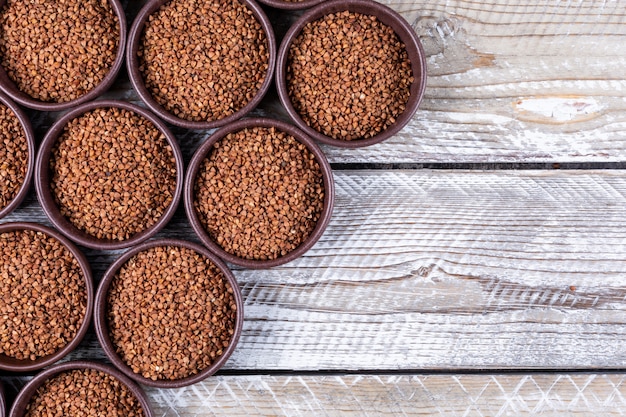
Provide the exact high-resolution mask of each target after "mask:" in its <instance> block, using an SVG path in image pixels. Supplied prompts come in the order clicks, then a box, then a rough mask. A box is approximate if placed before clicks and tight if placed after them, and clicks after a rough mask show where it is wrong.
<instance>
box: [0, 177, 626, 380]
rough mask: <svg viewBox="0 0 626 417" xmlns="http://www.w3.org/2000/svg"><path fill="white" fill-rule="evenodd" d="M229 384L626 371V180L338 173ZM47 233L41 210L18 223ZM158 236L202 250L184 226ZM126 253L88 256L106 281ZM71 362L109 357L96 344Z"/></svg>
mask: <svg viewBox="0 0 626 417" xmlns="http://www.w3.org/2000/svg"><path fill="white" fill-rule="evenodd" d="M335 183H336V189H337V202H336V207H335V212H334V214H333V219H332V221H331V223H330V225H329V228H328V229H327V231H326V233H325V234H324V235H323V236H322V238H321V240H320V241H319V242H318V244H316V245H315V246H314V247H313V248H312V249H311V250H310V251H309V252H308V253H307V254H306V255H305V256H303V257H302V258H300V259H298V260H296V261H293V262H291V263H289V264H287V265H285V266H283V267H278V268H273V269H271V270H265V271H254V270H245V269H237V270H236V271H235V273H236V277H237V279H238V280H239V283H240V286H241V287H242V291H243V294H244V298H245V324H244V329H243V335H242V338H241V340H240V342H239V345H238V347H237V349H236V350H235V353H234V354H233V356H232V357H231V358H230V360H229V361H228V362H227V364H226V369H230V370H246V371H255V372H264V371H265V370H296V371H297V370H311V371H314V370H333V371H342V370H356V371H359V370H361V371H363V370H373V371H376V372H384V371H387V370H411V369H414V370H419V369H447V370H450V369H505V368H506V369H528V368H538V369H596V368H606V369H615V368H620V369H624V368H626V346H625V345H624V343H623V340H624V338H625V337H626V326H624V325H625V324H626V314H624V313H625V310H626V301H625V300H626V275H625V273H624V265H626V264H625V261H624V260H625V259H626V245H624V243H625V242H626V171H620V170H616V171H492V172H466V171H340V172H336V173H335ZM18 218H19V219H30V220H43V219H44V216H43V215H42V214H41V210H40V208H39V206H38V205H37V204H36V202H35V201H34V200H33V199H32V198H31V199H30V200H29V201H28V202H27V203H26V204H25V206H24V207H22V208H21V209H20V211H19V212H18V213H16V214H14V215H12V216H11V217H9V218H7V219H6V220H5V221H8V220H15V219H18ZM160 236H172V237H180V238H189V239H192V240H195V236H194V235H193V233H192V231H191V229H190V227H189V226H188V224H187V222H186V220H185V218H184V214H183V213H182V210H179V212H178V214H177V216H176V218H175V219H174V221H173V222H172V223H171V224H169V225H168V227H167V228H166V230H165V231H163V232H162V233H161V234H160ZM116 253H118V252H99V251H88V256H89V258H90V260H91V263H92V266H93V267H94V270H95V273H96V277H97V279H99V277H100V276H101V274H102V272H103V270H104V269H105V268H106V267H107V266H108V265H109V264H110V262H112V260H113V259H114V257H115V256H116ZM74 357H100V358H101V357H102V354H101V352H100V350H99V348H98V347H97V342H96V340H95V338H93V335H91V336H90V338H89V339H88V340H87V341H86V342H85V343H84V346H83V347H82V348H81V349H80V350H79V351H78V352H77V353H76V354H75V356H74Z"/></svg>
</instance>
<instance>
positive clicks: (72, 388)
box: [24, 369, 143, 417]
mask: <svg viewBox="0 0 626 417" xmlns="http://www.w3.org/2000/svg"><path fill="white" fill-rule="evenodd" d="M68 416H107V417H141V416H143V409H142V407H141V404H140V403H139V400H138V399H137V397H136V396H135V395H134V394H133V393H132V391H130V390H129V389H128V388H127V387H126V385H124V384H123V383H121V382H120V381H119V380H118V379H117V378H115V377H113V376H111V375H109V374H107V373H105V372H102V371H97V370H94V369H76V370H72V371H66V372H62V373H60V374H58V375H55V376H54V377H52V378H50V379H48V380H47V381H46V382H44V383H43V385H42V386H41V387H39V389H38V390H37V392H36V393H35V395H33V397H32V398H31V399H30V402H29V403H28V404H27V406H26V414H25V416H24V417H68Z"/></svg>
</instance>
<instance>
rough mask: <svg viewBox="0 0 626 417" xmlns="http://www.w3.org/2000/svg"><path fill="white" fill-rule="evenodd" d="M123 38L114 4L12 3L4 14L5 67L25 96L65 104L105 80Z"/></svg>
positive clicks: (87, 0)
mask: <svg viewBox="0 0 626 417" xmlns="http://www.w3.org/2000/svg"><path fill="white" fill-rule="evenodd" d="M119 36H120V28H119V22H118V19H117V17H116V15H115V13H114V12H113V9H112V8H111V5H110V4H109V2H108V0H81V1H78V0H62V1H55V0H29V1H20V0H7V2H6V4H5V5H4V7H3V9H2V11H1V12H0V54H1V57H0V65H2V67H3V68H4V69H5V71H6V73H7V75H8V76H9V78H10V79H11V80H13V82H15V84H16V86H17V88H18V89H19V90H21V91H23V92H24V93H26V94H28V95H30V96H31V97H33V98H35V99H37V100H40V101H44V102H57V103H63V102H67V101H71V100H74V99H77V98H79V97H81V96H83V95H84V94H86V93H87V92H89V91H91V90H93V89H94V88H95V87H96V86H97V85H98V84H99V83H100V82H101V81H102V80H103V79H104V77H105V76H106V74H107V73H108V72H109V70H110V69H111V67H112V66H113V63H114V61H115V57H116V53H117V48H118V45H119Z"/></svg>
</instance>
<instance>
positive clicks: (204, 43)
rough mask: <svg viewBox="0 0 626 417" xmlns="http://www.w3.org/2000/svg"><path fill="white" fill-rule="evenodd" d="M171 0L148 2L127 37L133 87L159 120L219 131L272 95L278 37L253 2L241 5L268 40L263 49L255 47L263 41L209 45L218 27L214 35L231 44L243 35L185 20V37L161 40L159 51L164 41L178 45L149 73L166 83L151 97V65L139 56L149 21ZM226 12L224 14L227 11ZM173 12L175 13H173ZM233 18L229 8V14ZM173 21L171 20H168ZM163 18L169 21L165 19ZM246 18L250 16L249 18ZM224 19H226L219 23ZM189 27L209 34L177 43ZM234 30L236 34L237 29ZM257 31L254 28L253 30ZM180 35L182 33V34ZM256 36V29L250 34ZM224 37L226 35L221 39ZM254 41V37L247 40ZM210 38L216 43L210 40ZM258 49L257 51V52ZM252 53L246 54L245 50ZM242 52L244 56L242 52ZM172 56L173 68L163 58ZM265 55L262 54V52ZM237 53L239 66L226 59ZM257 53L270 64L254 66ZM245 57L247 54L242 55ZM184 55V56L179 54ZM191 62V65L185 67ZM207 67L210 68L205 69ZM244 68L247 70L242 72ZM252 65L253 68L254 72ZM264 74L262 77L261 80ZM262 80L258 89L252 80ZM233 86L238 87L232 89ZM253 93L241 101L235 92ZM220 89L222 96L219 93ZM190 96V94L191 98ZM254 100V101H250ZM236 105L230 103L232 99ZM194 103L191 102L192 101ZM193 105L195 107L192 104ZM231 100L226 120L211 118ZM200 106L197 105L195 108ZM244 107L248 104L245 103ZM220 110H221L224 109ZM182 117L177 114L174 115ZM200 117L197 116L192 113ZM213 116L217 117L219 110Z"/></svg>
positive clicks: (247, 0)
mask: <svg viewBox="0 0 626 417" xmlns="http://www.w3.org/2000/svg"><path fill="white" fill-rule="evenodd" d="M171 1H172V0H150V1H148V3H146V4H145V5H144V6H143V8H142V9H141V10H140V12H139V14H138V15H137V17H136V18H135V20H134V21H133V25H132V27H131V30H130V34H129V36H128V46H127V56H126V66H127V70H128V74H129V77H130V81H131V83H132V85H133V88H134V89H135V90H136V91H137V93H138V94H139V97H140V98H141V99H142V100H143V102H144V103H145V104H146V105H147V106H148V108H150V109H151V110H152V111H153V112H154V113H156V114H157V115H159V117H161V118H162V119H163V120H166V121H167V122H169V123H171V124H173V125H176V126H181V127H185V128H189V129H211V128H215V127H218V126H223V125H225V124H227V123H230V122H232V121H234V120H237V119H239V118H241V117H243V116H244V115H246V114H247V113H249V112H250V111H252V110H253V109H254V108H255V107H256V106H257V105H258V104H259V102H260V101H261V99H262V98H263V96H264V95H265V93H266V92H267V91H268V89H269V87H270V85H271V83H272V78H273V74H274V67H275V63H276V40H275V38H274V31H273V29H272V25H271V23H270V21H269V19H268V17H267V16H266V14H265V12H264V11H263V9H262V8H261V7H260V6H259V5H258V4H257V3H256V2H255V1H254V0H241V5H243V7H244V8H245V9H247V10H249V11H250V12H251V14H252V16H253V17H254V19H255V20H256V22H258V24H260V32H259V33H263V34H264V37H265V44H264V45H263V46H262V47H260V46H258V45H255V44H261V43H262V42H261V40H259V39H253V40H248V41H249V42H250V43H244V44H243V46H242V45H230V44H213V43H211V42H210V41H208V40H206V39H209V38H208V35H207V33H209V34H211V36H213V34H212V33H213V32H212V31H214V28H220V29H221V30H220V31H219V32H218V31H216V33H230V35H229V36H228V39H227V41H228V42H230V41H231V40H233V39H235V40H240V38H242V37H243V35H241V36H235V35H234V33H233V31H231V30H230V29H233V28H232V27H229V26H226V25H225V24H224V23H222V24H220V23H219V22H217V23H214V24H212V23H211V21H209V22H206V23H203V24H200V23H197V22H196V23H193V22H190V20H191V19H187V18H183V19H181V20H182V21H183V22H184V24H185V30H184V33H180V34H176V35H171V34H170V36H167V39H162V38H163V37H159V38H158V39H159V43H160V46H159V47H162V45H166V42H171V43H173V42H178V46H177V47H175V48H174V47H172V48H169V47H167V48H166V47H164V46H163V51H160V53H159V54H157V55H156V56H157V58H158V59H157V58H155V60H154V64H153V65H154V66H155V68H156V69H154V70H151V71H152V72H154V73H155V75H154V80H153V81H152V82H154V83H156V82H157V81H156V80H157V79H158V80H159V81H162V82H163V84H159V85H158V91H159V93H158V94H159V97H155V94H153V91H151V90H153V89H154V88H156V87H154V86H152V87H150V88H149V87H148V85H147V82H146V78H145V77H144V74H142V70H141V68H143V67H144V66H145V67H147V66H149V65H150V63H145V64H144V63H142V62H141V60H140V57H139V53H140V51H141V49H142V48H143V46H142V45H143V43H144V41H145V30H146V25H147V24H148V23H149V22H150V19H152V18H154V16H155V15H157V13H160V12H161V8H162V7H166V6H168V4H169V3H170V2H171ZM206 5H207V7H209V8H210V7H213V6H216V7H218V9H217V10H212V11H210V12H208V14H209V15H212V14H213V13H216V12H217V11H222V10H220V9H219V5H218V3H214V4H211V3H206ZM238 5H240V3H239V2H233V3H229V7H235V6H238ZM183 8H184V9H185V10H186V12H187V13H194V12H196V11H197V9H193V8H190V7H183ZM224 12H226V11H224ZM170 13H173V12H171V11H170ZM229 13H230V9H229ZM168 16H169V15H168ZM242 16H243V17H246V13H245V12H241V11H239V12H238V14H237V18H240V17H242ZM164 18H165V17H164ZM246 18H247V17H246ZM218 20H226V19H218ZM175 26H176V25H174V24H173V23H170V24H169V25H168V26H167V27H168V28H169V30H173V29H172V28H173V27H175ZM235 26H237V27H239V26H242V27H244V28H245V24H242V25H235ZM190 27H191V28H192V29H193V30H194V32H197V31H209V32H207V33H205V32H202V33H196V34H195V36H193V35H192V38H191V39H187V40H181V39H178V38H179V37H182V36H188V35H189V31H190V30H191V29H190ZM234 30H235V31H236V29H234ZM255 30H256V29H255ZM181 31H182V29H181ZM248 32H252V30H250V29H249V30H248ZM219 36H222V35H219ZM246 36H250V35H246ZM211 39H212V38H211ZM191 42H197V45H196V46H195V49H194V51H193V53H194V54H195V55H194V57H193V58H191V57H190V56H189V54H186V51H185V46H184V45H185V44H186V43H187V44H189V43H191ZM253 45H255V46H256V47H258V48H259V49H258V50H256V49H255V46H253ZM246 48H248V49H246ZM239 50H241V52H238V51H239ZM170 51H171V54H175V55H176V59H175V61H174V63H173V64H170V63H169V62H168V61H167V59H166V58H164V55H169V54H170ZM263 51H264V52H263ZM233 52H236V53H239V54H240V56H237V55H236V54H235V56H236V57H237V58H238V59H239V60H240V62H238V63H233V62H225V61H228V60H229V59H231V58H232V57H230V58H224V56H226V55H227V54H228V53H231V54H232V53H233ZM257 52H258V54H259V56H261V55H266V58H267V62H265V63H253V62H252V60H253V59H254V57H255V56H256V55H255V54H256V53H257ZM244 53H245V55H244ZM183 54H185V56H183V57H181V55H183ZM185 63H187V65H184V64H185ZM206 65H208V66H209V67H210V68H207V67H206ZM244 65H245V67H244ZM250 65H252V66H253V67H254V68H253V67H250ZM222 67H226V68H227V72H225V73H220V72H219V71H220V68H222ZM263 73H264V75H263ZM260 75H263V81H262V82H260V86H258V83H259V81H258V80H252V79H250V78H251V77H259V76H260ZM253 83H257V84H256V87H251V86H249V85H248V84H250V85H251V84H253ZM233 84H234V85H233ZM248 88H249V89H250V91H255V92H254V93H253V94H252V93H250V94H246V97H245V100H244V99H243V98H241V97H239V98H237V97H238V96H237V95H236V93H238V92H239V91H243V90H244V89H248ZM220 89H221V90H220ZM165 90H167V93H163V94H161V92H162V91H165ZM218 90H219V91H218ZM222 90H223V91H226V92H227V93H228V94H229V96H228V98H227V100H225V99H223V98H222V97H221V96H220V94H219V92H220V91H222ZM181 91H182V92H184V94H186V95H188V96H190V98H189V97H188V98H189V100H187V99H185V100H183V98H182V96H181V94H183V93H181ZM190 91H191V93H189V92H190ZM203 91H204V92H206V94H204V93H202V92H203ZM250 95H252V97H250ZM171 96H175V97H176V101H173V99H172V97H171ZM233 97H235V98H236V100H235V101H233V102H232V103H231V102H230V101H231V100H234V99H233ZM192 99H193V100H192ZM191 101H193V103H191ZM226 101H228V103H229V104H228V105H227V107H229V108H228V109H226V110H227V111H226V110H224V111H223V113H224V115H222V114H220V116H219V117H217V116H216V115H210V116H209V115H208V113H210V112H213V110H214V108H219V109H222V108H223V107H224V106H226V104H224V102H226ZM197 103H199V104H197ZM243 103H245V105H244V104H243ZM220 111H221V110H220ZM177 112H178V113H179V114H176V113H177ZM194 112H197V113H198V114H197V115H192V114H191V113H194ZM215 113H219V112H218V111H215Z"/></svg>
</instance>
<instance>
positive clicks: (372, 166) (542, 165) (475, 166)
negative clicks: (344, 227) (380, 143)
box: [330, 161, 626, 171]
mask: <svg viewBox="0 0 626 417" xmlns="http://www.w3.org/2000/svg"><path fill="white" fill-rule="evenodd" d="M330 166H331V167H332V169H333V170H335V171H352V170H420V169H430V170H459V171H462V170H466V171H498V170H501V171H511V170H520V171H521V170H558V169H561V170H605V169H606V170H620V169H626V161H624V162H563V163H559V162H520V163H512V162H510V163H509V162H467V163H463V162H455V163H444V162H395V163H384V162H383V163H378V162H345V163H344V162H339V163H331V164H330Z"/></svg>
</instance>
